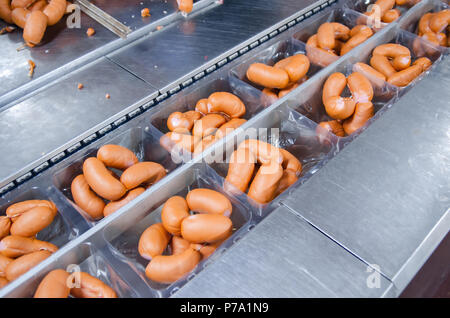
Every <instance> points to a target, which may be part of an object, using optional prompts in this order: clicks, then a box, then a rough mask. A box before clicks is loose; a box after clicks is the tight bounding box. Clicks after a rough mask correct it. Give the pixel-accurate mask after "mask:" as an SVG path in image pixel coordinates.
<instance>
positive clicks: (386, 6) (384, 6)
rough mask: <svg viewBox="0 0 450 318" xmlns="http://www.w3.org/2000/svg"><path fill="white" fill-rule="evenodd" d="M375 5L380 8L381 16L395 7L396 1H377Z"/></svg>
mask: <svg viewBox="0 0 450 318" xmlns="http://www.w3.org/2000/svg"><path fill="white" fill-rule="evenodd" d="M375 5H377V6H379V7H380V13H381V16H383V15H384V14H385V13H386V12H387V11H389V10H391V9H392V8H393V7H394V6H395V0H377V1H376V2H375Z"/></svg>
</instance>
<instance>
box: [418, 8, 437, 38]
mask: <svg viewBox="0 0 450 318" xmlns="http://www.w3.org/2000/svg"><path fill="white" fill-rule="evenodd" d="M433 15H434V14H433V13H431V12H429V13H426V14H424V15H423V16H422V17H421V18H420V20H419V35H423V34H425V33H428V32H433V31H431V28H430V19H431V18H432V17H433Z"/></svg>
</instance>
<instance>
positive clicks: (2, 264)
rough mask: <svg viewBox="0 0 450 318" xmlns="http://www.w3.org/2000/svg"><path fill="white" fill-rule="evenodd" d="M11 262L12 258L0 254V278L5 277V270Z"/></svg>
mask: <svg viewBox="0 0 450 318" xmlns="http://www.w3.org/2000/svg"><path fill="white" fill-rule="evenodd" d="M12 261H13V259H12V258H9V257H6V256H4V255H3V254H0V277H6V268H7V267H8V264H9V263H11V262H12Z"/></svg>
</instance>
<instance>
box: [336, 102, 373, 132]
mask: <svg viewBox="0 0 450 318" xmlns="http://www.w3.org/2000/svg"><path fill="white" fill-rule="evenodd" d="M372 117H373V104H372V103H371V102H367V103H358V104H356V108H355V113H354V114H353V116H352V117H350V118H349V119H347V120H345V121H344V123H343V124H342V126H343V127H344V131H345V133H346V134H347V135H351V134H353V133H354V132H355V131H357V130H358V129H359V128H361V127H362V126H364V125H365V123H366V122H367V121H368V120H369V119H370V118H372Z"/></svg>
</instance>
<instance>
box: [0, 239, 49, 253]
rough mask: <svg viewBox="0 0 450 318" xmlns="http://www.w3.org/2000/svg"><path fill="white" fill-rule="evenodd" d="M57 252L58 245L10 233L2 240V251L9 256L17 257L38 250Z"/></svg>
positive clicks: (0, 244)
mask: <svg viewBox="0 0 450 318" xmlns="http://www.w3.org/2000/svg"><path fill="white" fill-rule="evenodd" d="M41 250H45V251H49V252H52V253H54V252H56V251H57V250H58V247H56V246H55V245H53V244H52V243H49V242H44V241H39V240H36V239H31V238H28V237H22V236H14V235H10V236H7V237H5V238H3V239H2V240H1V241H0V253H2V254H3V255H4V256H6V257H9V258H16V257H19V256H22V255H25V254H29V253H33V252H37V251H41Z"/></svg>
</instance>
